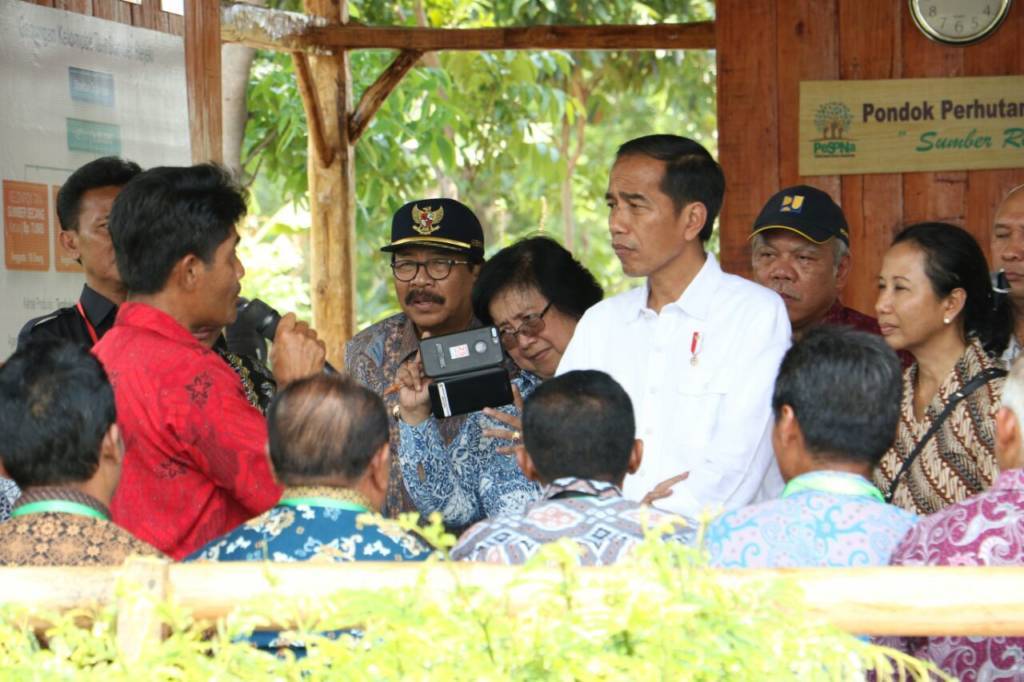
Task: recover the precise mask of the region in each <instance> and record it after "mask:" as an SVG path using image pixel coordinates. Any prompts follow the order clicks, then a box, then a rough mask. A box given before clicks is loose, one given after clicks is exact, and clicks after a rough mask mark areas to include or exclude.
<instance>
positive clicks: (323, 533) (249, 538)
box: [185, 486, 433, 563]
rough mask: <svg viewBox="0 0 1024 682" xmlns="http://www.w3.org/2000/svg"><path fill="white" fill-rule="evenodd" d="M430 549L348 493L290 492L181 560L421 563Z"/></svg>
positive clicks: (301, 489)
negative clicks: (258, 513)
mask: <svg viewBox="0 0 1024 682" xmlns="http://www.w3.org/2000/svg"><path fill="white" fill-rule="evenodd" d="M432 551H433V550H432V549H431V548H430V547H429V546H428V545H427V544H426V543H425V542H424V541H423V540H421V539H420V538H418V537H416V536H415V535H412V534H411V533H408V532H406V531H405V530H403V529H401V528H399V527H398V526H397V525H396V524H395V522H394V521H390V520H388V519H385V518H383V517H381V516H380V515H378V514H374V513H373V512H371V511H370V509H369V503H368V502H367V501H366V499H365V498H364V497H363V496H362V495H360V494H359V493H357V492H355V491H354V490H346V489H343V488H327V487H318V486H317V487H295V488H288V489H286V490H285V491H284V495H283V496H282V497H281V501H280V502H279V503H278V504H277V505H276V506H275V507H273V508H271V509H270V510H268V511H266V512H264V513H263V514H260V515H259V516H257V517H255V518H253V519H250V520H249V521H247V522H245V523H243V524H242V525H241V526H239V527H238V528H235V529H234V530H233V531H231V532H230V533H226V534H225V535H222V536H221V537H219V538H217V539H215V540H213V541H211V542H209V543H207V544H206V545H205V546H204V547H201V548H200V549H198V550H196V551H195V552H193V553H192V554H190V555H189V556H188V557H186V558H185V561H197V560H198V561H319V562H325V563H337V562H348V561H423V560H424V559H426V558H427V557H428V556H430V554H431V552H432Z"/></svg>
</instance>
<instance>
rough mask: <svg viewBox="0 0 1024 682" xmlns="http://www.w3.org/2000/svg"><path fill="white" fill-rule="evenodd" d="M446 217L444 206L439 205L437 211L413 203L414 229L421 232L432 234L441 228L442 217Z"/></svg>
mask: <svg viewBox="0 0 1024 682" xmlns="http://www.w3.org/2000/svg"><path fill="white" fill-rule="evenodd" d="M442 218H444V206H438V207H437V210H436V211H432V210H430V207H429V206H427V207H426V208H420V207H419V206H418V205H416V204H413V207H412V229H414V230H416V231H417V232H419V233H420V234H430V233H431V232H437V231H438V230H439V229H441V219H442Z"/></svg>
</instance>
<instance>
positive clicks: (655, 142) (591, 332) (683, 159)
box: [558, 135, 790, 518]
mask: <svg viewBox="0 0 1024 682" xmlns="http://www.w3.org/2000/svg"><path fill="white" fill-rule="evenodd" d="M724 192H725V177H724V175H723V174H722V169H721V168H720V167H719V165H718V163H717V162H716V161H715V160H714V158H712V156H711V154H710V153H708V151H707V150H706V149H705V148H704V147H702V146H701V145H700V144H698V143H697V142H694V141H693V140H690V139H687V138H685V137H679V136H677V135H648V136H645V137H640V138H637V139H635V140H630V141H629V142H627V143H625V144H623V145H622V146H621V147H620V148H619V151H618V154H617V155H616V158H615V163H614V164H613V166H612V169H611V173H610V176H609V180H608V191H607V193H606V194H605V198H606V200H607V202H608V208H609V214H608V228H609V231H610V233H611V242H612V248H613V249H614V251H615V254H616V255H617V256H618V258H619V260H620V261H621V263H622V270H623V272H624V273H625V274H626V275H628V276H630V277H645V278H646V282H645V285H644V286H641V287H639V288H636V289H633V290H631V291H628V292H626V293H623V294H619V295H618V296H613V297H611V298H606V299H605V300H604V301H602V302H600V303H598V304H597V305H595V306H593V307H591V308H590V309H589V310H587V312H586V313H585V314H584V315H583V319H581V320H580V322H579V325H577V327H576V332H575V334H574V335H573V338H572V341H571V342H570V343H569V347H568V348H567V349H566V351H565V354H564V355H563V356H562V361H561V364H560V365H559V367H558V371H559V373H565V372H567V371H569V370H574V369H600V370H604V371H606V372H608V373H609V374H611V375H612V376H613V377H614V378H615V379H616V380H617V381H618V382H619V383H620V384H622V386H623V387H624V388H625V389H626V392H627V393H629V396H630V398H632V400H633V405H634V407H635V409H636V417H637V431H638V435H639V437H640V438H641V439H642V440H643V441H644V452H645V453H646V454H645V457H644V464H643V466H642V467H641V468H640V470H639V471H638V472H637V474H636V475H635V476H631V477H630V478H628V479H627V480H626V483H625V486H626V487H625V490H624V492H625V495H626V496H627V497H629V498H631V499H635V500H640V499H643V498H645V496H647V495H648V493H650V492H652V491H654V490H661V492H660V493H659V494H658V495H655V496H654V497H655V498H656V499H659V498H662V497H663V498H664V499H661V501H660V502H659V504H661V505H662V506H664V508H665V509H669V510H671V511H674V512H677V513H680V514H684V515H686V516H690V517H693V518H697V517H699V516H700V514H701V513H702V512H703V511H704V510H705V509H707V508H719V507H725V508H727V509H735V508H738V507H741V506H743V505H745V504H747V503H748V502H750V501H751V500H752V499H754V498H755V497H757V496H758V495H760V496H761V497H762V498H763V497H773V496H775V495H777V494H778V491H779V490H781V488H782V481H781V479H780V478H779V473H778V470H777V468H776V466H775V462H774V459H773V457H772V452H771V441H770V433H771V414H770V410H769V396H770V394H771V385H772V380H773V379H774V378H775V372H776V370H777V369H778V366H779V360H781V358H782V354H783V353H784V352H785V350H786V348H787V347H788V346H789V341H790V326H789V318H788V317H787V316H786V308H785V306H784V305H783V304H782V301H781V300H780V299H779V297H778V296H777V295H775V294H774V293H773V292H771V291H769V290H768V289H765V288H764V287H762V286H759V285H757V284H754V283H753V282H750V281H748V280H746V279H743V278H742V277H737V276H735V275H730V274H726V273H724V272H722V269H721V268H720V267H719V265H718V261H717V260H716V259H715V256H714V255H713V254H710V253H708V252H707V251H705V249H704V244H705V242H706V241H707V240H708V239H709V238H710V237H711V233H712V229H713V226H714V222H715V218H716V216H717V215H718V210H719V208H720V207H721V205H722V198H723V194H724ZM666 489H667V490H666ZM666 492H667V496H666V494H665V493H666Z"/></svg>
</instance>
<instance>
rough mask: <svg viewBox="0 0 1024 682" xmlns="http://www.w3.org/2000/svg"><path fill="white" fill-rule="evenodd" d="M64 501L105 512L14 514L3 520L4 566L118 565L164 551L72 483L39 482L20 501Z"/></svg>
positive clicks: (0, 532) (19, 504) (0, 549)
mask: <svg viewBox="0 0 1024 682" xmlns="http://www.w3.org/2000/svg"><path fill="white" fill-rule="evenodd" d="M48 501H62V502H72V503H75V504H79V505H83V506H85V507H87V508H89V509H92V510H94V511H96V512H98V513H99V514H100V515H102V516H103V517H104V518H93V517H92V516H83V515H80V514H72V513H68V512H64V511H43V512H36V513H32V514H26V515H24V516H14V517H12V518H11V519H9V520H7V521H4V522H3V523H0V564H2V565H4V566H116V565H120V564H121V563H123V562H124V560H125V559H127V558H128V557H129V556H132V555H139V556H158V557H159V556H162V555H161V554H160V552H158V551H157V550H156V548H154V547H152V546H150V545H148V544H146V543H145V542H143V541H141V540H139V539H138V538H136V537H134V536H132V535H131V534H130V533H129V532H128V531H126V530H124V529H123V528H119V527H118V526H116V525H114V524H113V523H112V522H110V521H108V520H106V519H108V518H109V514H110V512H109V510H108V509H107V507H106V506H105V505H104V504H103V503H101V502H100V501H99V500H96V499H95V498H93V497H91V496H89V495H86V494H85V493H82V492H79V491H78V490H74V489H71V488H33V489H30V490H26V491H24V492H23V494H22V495H21V497H20V498H19V499H18V502H17V504H15V505H14V511H15V513H17V510H18V509H19V508H22V507H25V506H27V505H29V504H33V503H35V502H48Z"/></svg>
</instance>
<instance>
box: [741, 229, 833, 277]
mask: <svg viewBox="0 0 1024 682" xmlns="http://www.w3.org/2000/svg"><path fill="white" fill-rule="evenodd" d="M828 243H831V244H832V274H833V275H837V274H839V264H840V263H842V262H843V258H845V257H847V256H849V255H850V247H849V246H848V245H847V244H846V242H844V241H843V240H842V239H836V238H835V237H832V238H830V239H829V240H828ZM763 246H765V240H764V233H763V232H758V233H757V234H755V235H754V236H753V238H752V239H751V241H750V262H751V264H755V265H756V263H754V259H755V258H756V257H757V250H758V249H760V248H761V247H763Z"/></svg>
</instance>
